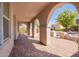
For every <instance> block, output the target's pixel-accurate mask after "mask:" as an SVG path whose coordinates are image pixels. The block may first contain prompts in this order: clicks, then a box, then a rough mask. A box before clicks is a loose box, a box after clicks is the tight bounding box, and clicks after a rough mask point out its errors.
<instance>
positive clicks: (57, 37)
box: [47, 3, 78, 56]
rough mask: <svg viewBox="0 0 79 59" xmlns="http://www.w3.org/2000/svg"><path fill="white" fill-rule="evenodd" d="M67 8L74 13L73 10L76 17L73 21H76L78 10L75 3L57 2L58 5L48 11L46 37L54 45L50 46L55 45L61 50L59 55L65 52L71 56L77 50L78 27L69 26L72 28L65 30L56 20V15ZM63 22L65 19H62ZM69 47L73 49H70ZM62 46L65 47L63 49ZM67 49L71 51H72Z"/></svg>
mask: <svg viewBox="0 0 79 59" xmlns="http://www.w3.org/2000/svg"><path fill="white" fill-rule="evenodd" d="M67 10H70V12H72V13H75V12H76V13H77V16H76V17H75V18H76V19H75V23H76V20H77V19H78V11H77V8H76V7H75V5H73V4H70V3H67V4H65V3H59V4H58V5H56V7H53V8H52V10H51V11H50V13H49V16H48V20H47V22H48V24H47V38H50V40H51V44H52V45H54V46H52V47H55V49H58V50H62V51H61V52H59V51H58V53H59V55H61V54H62V52H66V53H68V54H69V55H70V56H72V55H73V54H75V53H76V52H78V43H77V42H78V29H75V27H76V26H75V27H73V28H72V27H71V28H72V30H71V29H70V30H71V31H65V27H64V26H63V25H61V24H60V23H59V22H58V20H57V19H58V17H59V16H60V15H61V14H62V13H64V12H65V11H67ZM49 18H50V19H49ZM64 19H65V17H64ZM72 19H73V18H72ZM72 21H73V20H72ZM64 23H66V21H64ZM72 42H73V44H72ZM68 44H69V45H68ZM58 47H59V48H58ZM71 47H72V48H73V49H71ZM63 48H65V49H64V50H63ZM74 49H75V50H74ZM68 51H71V52H72V53H70V52H68ZM58 53H57V54H58ZM64 55H65V54H64Z"/></svg>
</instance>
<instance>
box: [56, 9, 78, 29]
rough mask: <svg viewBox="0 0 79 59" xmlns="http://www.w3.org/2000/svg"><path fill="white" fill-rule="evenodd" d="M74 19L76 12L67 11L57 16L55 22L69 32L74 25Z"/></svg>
mask: <svg viewBox="0 0 79 59" xmlns="http://www.w3.org/2000/svg"><path fill="white" fill-rule="evenodd" d="M76 19H77V12H72V11H71V10H69V9H68V10H65V11H64V12H62V13H61V14H60V15H59V16H58V18H57V21H58V22H59V24H61V25H62V26H63V27H65V30H70V28H71V27H72V26H74V25H76Z"/></svg>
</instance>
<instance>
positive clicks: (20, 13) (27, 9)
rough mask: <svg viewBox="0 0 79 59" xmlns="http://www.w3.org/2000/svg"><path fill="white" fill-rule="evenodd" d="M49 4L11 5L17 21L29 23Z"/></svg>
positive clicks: (27, 3) (28, 3)
mask: <svg viewBox="0 0 79 59" xmlns="http://www.w3.org/2000/svg"><path fill="white" fill-rule="evenodd" d="M49 4H50V3H49V2H26V3H13V12H14V15H16V17H17V20H18V21H22V22H29V21H31V19H32V18H33V17H35V16H36V15H37V14H38V13H39V12H41V11H42V10H43V9H44V8H45V7H46V6H48V5H49Z"/></svg>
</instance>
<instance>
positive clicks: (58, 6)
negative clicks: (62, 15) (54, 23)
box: [47, 2, 79, 23]
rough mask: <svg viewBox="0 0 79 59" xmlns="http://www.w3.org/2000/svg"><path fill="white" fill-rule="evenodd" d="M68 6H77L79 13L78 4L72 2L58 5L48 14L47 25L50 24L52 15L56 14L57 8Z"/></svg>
mask: <svg viewBox="0 0 79 59" xmlns="http://www.w3.org/2000/svg"><path fill="white" fill-rule="evenodd" d="M67 4H71V5H73V6H75V8H76V9H77V11H78V13H79V9H78V3H71V2H63V3H56V4H55V6H52V8H51V9H50V11H49V13H48V16H47V23H49V20H50V19H51V16H52V14H53V13H54V11H55V10H56V9H57V8H61V7H62V6H64V5H67Z"/></svg>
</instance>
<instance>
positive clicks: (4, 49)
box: [0, 3, 14, 57]
mask: <svg viewBox="0 0 79 59" xmlns="http://www.w3.org/2000/svg"><path fill="white" fill-rule="evenodd" d="M2 11H3V10H2ZM2 11H1V12H2ZM9 12H10V21H9V22H10V37H9V39H8V40H6V41H5V42H4V43H3V44H2V46H1V47H0V57H8V56H9V54H10V52H11V50H12V48H13V46H14V31H13V4H12V3H10V11H9ZM0 20H2V19H0Z"/></svg>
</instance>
